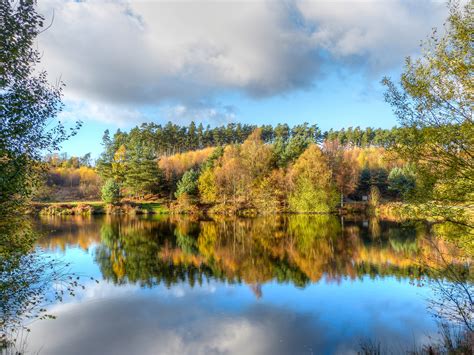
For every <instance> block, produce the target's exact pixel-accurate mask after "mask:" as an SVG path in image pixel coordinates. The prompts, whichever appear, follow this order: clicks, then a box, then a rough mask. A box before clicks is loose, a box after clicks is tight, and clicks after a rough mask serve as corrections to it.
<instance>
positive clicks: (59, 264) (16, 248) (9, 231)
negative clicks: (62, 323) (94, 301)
mask: <svg viewBox="0 0 474 355" xmlns="http://www.w3.org/2000/svg"><path fill="white" fill-rule="evenodd" d="M38 236H39V234H38V232H37V231H36V229H35V228H34V227H33V223H32V221H31V220H29V219H27V218H24V217H12V218H8V219H6V220H3V221H1V222H0V350H1V352H2V354H3V353H5V354H7V353H12V354H20V353H23V352H24V351H25V346H26V338H27V336H26V334H27V333H28V332H29V328H28V324H29V323H30V322H32V321H34V320H36V319H46V318H54V316H53V315H51V314H49V313H47V310H46V308H45V307H46V306H47V305H48V304H51V303H54V302H61V301H62V300H63V298H64V297H66V296H67V295H70V296H74V292H75V290H76V288H77V287H80V286H81V285H80V284H79V280H80V277H79V276H77V275H76V274H74V273H72V272H70V269H69V264H67V263H65V262H63V261H62V260H58V259H55V258H53V257H51V256H47V255H45V254H43V253H42V252H41V250H39V249H37V248H35V247H34V243H35V241H36V240H37V238H38Z"/></svg>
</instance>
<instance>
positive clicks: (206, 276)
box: [25, 215, 472, 354]
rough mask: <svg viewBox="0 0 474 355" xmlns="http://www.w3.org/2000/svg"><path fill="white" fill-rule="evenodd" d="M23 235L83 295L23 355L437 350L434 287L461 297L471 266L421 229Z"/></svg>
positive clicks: (193, 226) (55, 220) (46, 231)
mask: <svg viewBox="0 0 474 355" xmlns="http://www.w3.org/2000/svg"><path fill="white" fill-rule="evenodd" d="M32 229H33V230H34V231H35V232H36V233H39V234H40V235H41V237H40V238H39V239H38V240H37V242H36V250H37V252H38V253H39V254H38V255H40V258H43V259H42V260H44V259H45V258H51V259H54V260H60V261H61V262H63V263H65V264H68V269H67V270H68V273H70V274H74V275H75V277H76V275H77V277H79V279H80V282H79V283H80V286H84V289H82V287H79V286H78V287H76V288H75V289H74V296H72V295H64V298H63V299H62V302H59V300H57V299H54V297H53V298H50V299H49V306H48V307H47V310H48V313H49V314H52V315H54V316H55V317H56V319H54V320H53V319H48V320H41V321H34V322H32V323H30V324H29V328H30V330H31V332H30V333H28V336H27V341H25V346H26V349H27V350H28V351H31V352H36V351H37V349H41V353H46V354H60V353H78V354H79V353H92V354H93V353H117V354H120V353H123V354H125V353H242V352H245V353H259V354H261V353H272V354H273V353H277V354H278V353H282V354H288V353H328V354H330V353H341V354H342V353H357V352H359V351H361V349H363V346H362V347H361V344H364V342H367V341H373V342H374V343H378V342H380V343H381V344H383V346H384V347H387V348H389V349H398V350H399V351H402V352H403V351H404V350H410V349H413V348H415V347H417V348H420V347H421V346H423V344H427V343H430V342H433V341H436V340H437V339H439V334H438V330H439V328H438V323H437V321H436V319H435V318H434V317H433V315H432V313H433V312H430V310H429V307H430V306H432V305H433V304H432V303H430V299H433V298H436V297H437V295H436V289H435V286H436V285H438V284H439V281H440V280H445V281H446V282H447V283H448V284H449V285H451V284H455V283H456V282H457V279H456V277H457V276H456V275H461V277H462V280H463V281H464V283H465V284H466V285H470V286H472V273H471V271H472V270H471V263H470V259H469V258H468V259H469V260H468V259H466V256H465V255H463V254H462V252H461V251H459V250H458V249H457V248H455V247H453V246H452V245H450V244H449V243H447V242H445V241H443V240H441V239H439V238H436V237H434V236H433V235H432V233H431V232H432V231H430V229H429V226H427V225H426V224H423V223H411V224H399V223H394V222H389V221H380V220H377V219H375V218H371V219H366V220H353V219H352V220H351V219H348V218H339V217H336V216H332V215H278V216H267V217H258V218H234V217H233V218H222V217H221V218H215V219H210V218H206V219H197V218H190V217H189V216H166V215H165V216H136V217H131V216H121V217H120V216H102V217H96V216H89V217H80V216H67V217H42V218H39V219H35V220H34V221H33V222H32ZM453 271H454V272H455V273H454V274H453ZM453 275H454V276H453ZM90 277H92V279H90ZM443 282H444V281H443ZM45 292H46V293H47V291H46V290H45ZM51 334H55V337H54V340H50V338H51ZM398 350H397V352H398ZM397 352H396V353H397Z"/></svg>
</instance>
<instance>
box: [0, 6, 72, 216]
mask: <svg viewBox="0 0 474 355" xmlns="http://www.w3.org/2000/svg"><path fill="white" fill-rule="evenodd" d="M0 18H1V19H2V22H1V31H0V48H1V51H0V62H1V63H2V64H1V66H0V214H5V213H7V212H9V211H10V210H11V207H18V206H19V205H21V203H22V202H23V201H24V200H25V199H26V198H27V197H28V196H29V195H30V194H31V191H32V190H33V188H34V186H35V183H36V181H37V179H36V177H37V176H38V173H39V172H40V171H41V167H42V166H41V164H40V163H39V162H40V160H41V155H42V154H44V152H45V151H54V150H58V149H59V145H60V143H61V142H63V141H64V140H65V139H67V138H68V137H69V136H70V135H73V134H75V132H76V129H78V128H79V126H80V123H77V124H76V127H75V128H72V129H71V130H70V131H69V132H68V130H67V129H66V128H65V127H64V126H63V125H62V124H61V123H60V122H57V121H56V120H55V118H56V116H57V115H58V113H59V112H60V111H61V109H62V103H61V95H62V87H63V84H62V83H58V84H57V85H56V86H51V85H50V84H49V83H48V80H47V77H46V72H44V71H41V72H39V73H38V72H37V70H36V68H35V67H36V64H38V63H39V62H40V59H41V55H40V52H39V51H38V50H36V49H34V48H33V45H34V42H35V39H36V37H37V36H38V35H39V34H40V33H41V30H42V28H43V26H44V18H43V17H42V16H41V15H40V14H38V13H37V11H36V2H35V1H33V0H24V1H18V2H17V1H11V0H7V1H2V2H0Z"/></svg>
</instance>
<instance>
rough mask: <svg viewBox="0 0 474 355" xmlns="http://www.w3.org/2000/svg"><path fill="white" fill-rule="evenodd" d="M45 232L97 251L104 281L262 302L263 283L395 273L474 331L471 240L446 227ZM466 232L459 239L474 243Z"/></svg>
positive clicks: (164, 220) (112, 220)
mask: <svg viewBox="0 0 474 355" xmlns="http://www.w3.org/2000/svg"><path fill="white" fill-rule="evenodd" d="M42 226H43V227H44V226H46V227H45V228H49V229H51V228H50V227H51V226H52V227H54V229H55V231H54V232H53V233H50V234H49V235H48V236H47V237H45V238H42V239H41V240H40V241H39V244H40V245H41V246H43V247H46V248H54V249H56V250H58V249H59V250H61V249H64V248H65V246H66V245H76V246H79V247H81V248H83V249H88V248H90V247H91V245H95V249H94V258H95V262H96V263H97V264H98V265H99V267H100V271H101V273H102V277H103V278H104V279H105V280H108V281H111V282H112V283H115V284H119V285H120V284H138V285H141V286H143V287H152V286H154V285H157V284H160V283H162V284H164V285H166V286H168V287H169V286H171V285H174V284H177V283H183V282H184V283H188V284H189V285H190V286H191V287H194V286H195V285H202V284H203V283H205V282H207V281H208V280H212V279H214V280H220V281H224V282H227V283H245V284H247V285H248V286H249V287H250V288H251V290H252V291H253V292H254V294H255V296H256V297H258V298H259V297H265V295H264V292H263V291H262V287H261V285H262V284H265V283H267V282H271V281H274V282H279V283H291V284H293V285H295V286H297V287H305V286H306V285H308V284H310V283H316V282H318V281H320V280H324V281H325V282H336V283H338V282H340V281H341V280H343V279H362V278H363V277H367V276H369V277H371V278H384V277H395V278H398V279H409V280H411V282H412V283H413V284H415V285H418V286H424V287H428V286H429V287H433V288H434V290H435V294H436V296H437V297H436V299H433V300H431V303H430V304H431V310H432V311H433V312H434V313H435V315H436V316H438V317H439V318H440V320H442V321H443V322H444V323H443V324H451V325H452V324H458V325H459V326H461V325H464V323H466V322H464V323H463V320H464V321H466V320H467V321H468V322H467V323H466V324H471V326H472V315H473V311H472V310H473V308H472V298H471V295H472V285H473V279H472V275H473V273H472V272H471V271H472V260H471V257H472V252H471V251H470V250H471V249H469V248H470V246H469V243H467V244H466V243H463V245H462V247H460V246H459V245H456V243H453V242H452V240H449V238H447V236H453V231H452V230H451V229H450V228H449V227H447V226H446V225H442V226H441V225H435V226H431V225H429V224H427V223H421V222H420V223H409V224H408V223H407V224H400V223H395V222H389V221H380V220H377V219H376V218H372V219H370V220H367V221H365V222H364V221H359V222H358V221H351V220H347V219H346V220H341V219H340V218H338V217H336V216H332V215H277V216H267V217H258V218H217V217H216V218H213V219H205V220H198V219H193V218H189V217H182V216H169V217H144V218H137V217H103V218H90V219H75V218H69V219H54V218H52V219H47V220H45V221H43V223H42ZM458 234H459V235H457V236H456V238H454V239H455V240H458V241H465V240H468V241H469V240H471V241H472V238H466V237H465V236H464V235H462V232H459V233H458ZM466 245H467V247H466ZM448 311H449V313H450V314H448ZM469 322H471V323H469ZM442 329H444V328H442ZM460 329H462V332H464V331H465V329H467V330H468V331H469V328H465V327H464V326H463V327H462V328H460ZM471 329H472V328H471ZM445 333H446V332H445ZM463 334H468V336H469V334H470V333H463ZM462 339H464V340H463V341H465V339H469V338H466V337H465V336H464V337H463V338H462Z"/></svg>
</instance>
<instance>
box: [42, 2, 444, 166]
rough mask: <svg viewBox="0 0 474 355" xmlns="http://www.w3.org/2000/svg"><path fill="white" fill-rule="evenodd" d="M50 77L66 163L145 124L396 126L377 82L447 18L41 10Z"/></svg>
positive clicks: (256, 7)
mask: <svg viewBox="0 0 474 355" xmlns="http://www.w3.org/2000/svg"><path fill="white" fill-rule="evenodd" d="M39 10H40V12H41V13H43V14H44V16H45V17H46V20H47V21H48V20H51V19H52V14H53V12H54V21H53V25H52V27H51V28H50V29H48V30H47V31H46V32H44V33H42V34H41V35H40V37H39V39H38V48H39V49H40V50H41V51H42V53H43V57H42V63H41V69H45V70H46V71H47V72H48V74H49V78H50V80H51V81H52V82H55V81H56V80H58V79H61V80H62V81H63V82H64V83H65V84H66V87H65V91H64V102H65V105H66V106H65V110H64V112H63V113H62V115H61V117H60V118H61V120H63V121H65V122H73V121H75V120H81V121H82V122H83V127H82V128H81V130H80V132H79V133H78V134H77V136H75V137H73V138H71V139H70V140H69V141H68V142H66V143H65V144H64V145H63V151H65V152H67V153H68V154H73V155H82V154H85V153H87V152H91V153H92V154H93V156H94V157H97V156H98V154H99V153H100V151H101V145H100V141H101V137H102V134H103V131H104V130H105V129H110V130H111V131H115V130H116V129H117V128H120V129H125V130H127V129H130V128H131V127H133V126H135V125H137V124H141V123H143V122H150V121H154V122H157V123H165V122H167V121H173V122H175V123H177V124H188V123H189V122H190V121H191V120H194V121H195V122H203V123H204V124H211V125H221V124H226V123H228V122H244V123H252V124H276V123H283V122H285V123H288V124H290V125H294V124H298V123H302V122H309V123H317V124H318V125H319V126H320V127H321V128H322V129H323V130H328V129H330V128H335V129H339V128H342V127H349V126H361V127H367V126H372V127H384V128H385V127H392V126H394V125H395V124H396V120H395V117H394V116H393V114H392V112H391V108H390V107H389V105H388V104H386V103H385V102H384V100H383V87H382V86H381V84H380V80H381V78H382V77H383V76H384V75H389V76H392V77H394V78H397V77H398V75H399V74H400V72H401V70H402V65H403V60H404V58H405V57H406V56H408V55H410V56H415V57H416V56H417V55H419V52H420V49H419V44H420V41H421V40H423V39H425V38H426V37H427V35H429V33H430V32H431V29H432V28H433V27H435V26H436V27H440V26H441V25H442V22H443V20H444V19H445V17H446V14H447V12H446V5H445V4H444V3H443V2H441V1H435V0H378V1H377V0H334V1H327V0H314V1H304V0H288V1H281V2H280V1H229V0H220V1H186V2H184V1H174V2H169V1H149V0H148V1H126V0H120V1H110V0H106V1H98V0H86V1H72V0H44V1H40V2H39Z"/></svg>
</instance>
